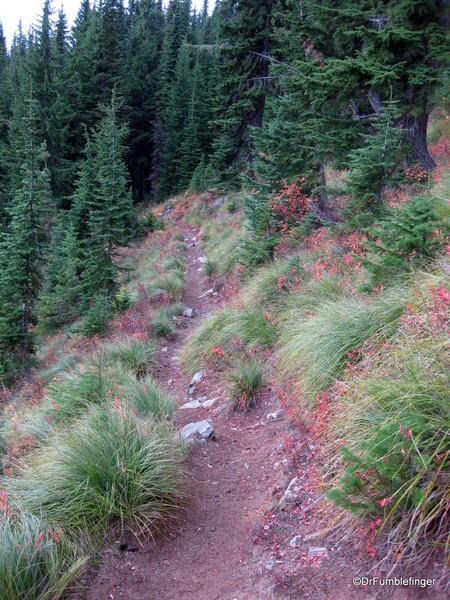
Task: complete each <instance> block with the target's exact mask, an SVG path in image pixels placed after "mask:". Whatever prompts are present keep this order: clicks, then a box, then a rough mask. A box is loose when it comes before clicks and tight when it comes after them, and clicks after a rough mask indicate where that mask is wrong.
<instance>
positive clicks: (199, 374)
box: [189, 371, 203, 385]
mask: <svg viewBox="0 0 450 600" xmlns="http://www.w3.org/2000/svg"><path fill="white" fill-rule="evenodd" d="M202 379H203V371H198V372H197V373H196V374H195V375H194V377H193V378H192V379H191V382H190V384H189V385H194V384H196V383H198V382H199V381H201V380H202Z"/></svg>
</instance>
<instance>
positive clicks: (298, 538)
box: [289, 535, 302, 548]
mask: <svg viewBox="0 0 450 600" xmlns="http://www.w3.org/2000/svg"><path fill="white" fill-rule="evenodd" d="M301 541H302V536H301V535H296V536H295V537H293V538H292V540H291V541H290V542H289V546H290V547H291V548H298V547H299V546H300V542H301Z"/></svg>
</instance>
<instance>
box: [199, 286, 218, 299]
mask: <svg viewBox="0 0 450 600" xmlns="http://www.w3.org/2000/svg"><path fill="white" fill-rule="evenodd" d="M213 294H214V288H211V289H210V290H206V292H203V294H202V295H201V296H198V299H199V300H201V299H202V298H207V297H208V296H212V295H213Z"/></svg>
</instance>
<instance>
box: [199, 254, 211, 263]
mask: <svg viewBox="0 0 450 600" xmlns="http://www.w3.org/2000/svg"><path fill="white" fill-rule="evenodd" d="M197 260H198V262H201V263H205V262H206V261H207V260H208V259H207V258H206V256H199V257H198V258H197Z"/></svg>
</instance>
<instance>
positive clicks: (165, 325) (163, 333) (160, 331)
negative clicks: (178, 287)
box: [152, 308, 174, 337]
mask: <svg viewBox="0 0 450 600" xmlns="http://www.w3.org/2000/svg"><path fill="white" fill-rule="evenodd" d="M152 329H153V332H154V333H155V335H157V336H158V337H171V336H172V335H173V332H174V328H173V320H172V312H171V311H170V310H168V309H167V308H160V309H159V310H158V313H157V315H156V317H155V318H154V319H152Z"/></svg>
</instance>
